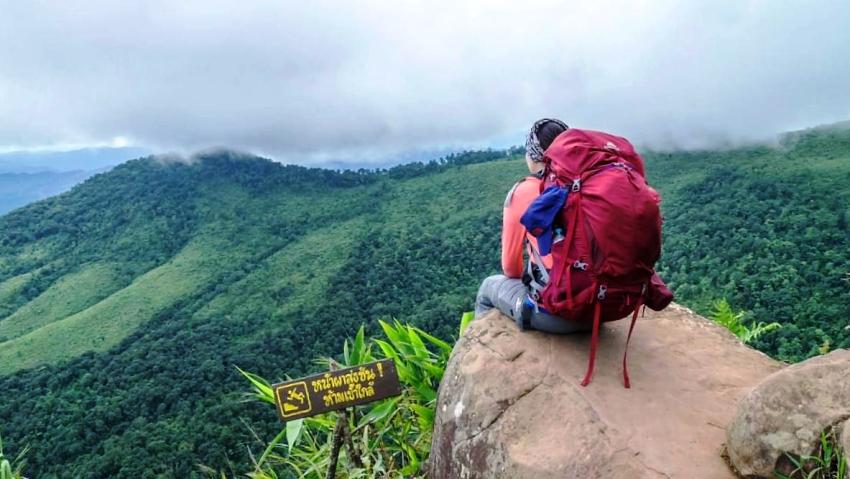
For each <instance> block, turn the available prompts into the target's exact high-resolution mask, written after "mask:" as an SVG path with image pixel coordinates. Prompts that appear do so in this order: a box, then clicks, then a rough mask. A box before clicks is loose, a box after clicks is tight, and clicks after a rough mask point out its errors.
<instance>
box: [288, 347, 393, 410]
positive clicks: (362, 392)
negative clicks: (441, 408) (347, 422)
mask: <svg viewBox="0 0 850 479" xmlns="http://www.w3.org/2000/svg"><path fill="white" fill-rule="evenodd" d="M272 388H273V389H274V398H275V403H277V413H278V415H279V416H280V418H281V419H282V420H284V421H291V420H292V419H300V418H303V417H309V416H315V415H316V414H321V413H323V412H328V411H335V410H337V409H343V408H347V407H350V406H357V405H358V404H365V403H369V402H373V401H378V400H380V399H385V398H388V397H392V396H398V395H399V394H401V384H399V382H398V372H397V371H396V369H395V362H394V361H393V360H392V359H384V360H382V361H376V362H374V363H369V364H363V365H360V366H354V367H351V368H346V369H338V370H336V371H328V372H326V373H321V374H315V375H313V376H307V377H306V378H300V379H293V380H292V381H287V382H285V383H280V384H275V385H274V386H272Z"/></svg>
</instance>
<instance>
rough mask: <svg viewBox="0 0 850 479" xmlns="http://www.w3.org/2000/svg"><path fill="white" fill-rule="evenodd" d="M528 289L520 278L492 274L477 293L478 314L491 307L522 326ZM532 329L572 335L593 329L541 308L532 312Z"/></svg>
mask: <svg viewBox="0 0 850 479" xmlns="http://www.w3.org/2000/svg"><path fill="white" fill-rule="evenodd" d="M526 293H527V290H526V288H525V285H524V284H522V281H520V280H519V279H514V278H508V277H507V276H505V275H503V274H497V275H494V276H489V277H487V278H486V279H484V282H482V283H481V287H480V288H479V289H478V296H477V297H476V298H475V316H480V315H481V314H482V313H485V312H487V311H488V310H490V309H492V308H496V309H498V310H499V311H501V312H502V314H504V315H506V316H509V317H511V318H513V320H514V321H516V324H517V326H519V328H520V329H523V327H522V317H521V314H522V302H523V301H524V300H525V295H526ZM531 328H532V329H537V330H540V331H545V332H547V333H555V334H569V333H574V332H577V331H588V330H589V329H590V328H589V327H588V326H587V325H585V324H583V323H577V322H573V321H569V320H567V319H564V318H559V317H557V316H552V315H549V314H546V313H544V312H542V311H533V312H532V313H531Z"/></svg>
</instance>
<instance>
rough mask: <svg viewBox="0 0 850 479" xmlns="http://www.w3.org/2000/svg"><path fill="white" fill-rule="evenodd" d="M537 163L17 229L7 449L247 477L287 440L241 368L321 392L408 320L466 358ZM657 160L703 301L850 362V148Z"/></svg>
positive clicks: (400, 170) (5, 263)
mask: <svg viewBox="0 0 850 479" xmlns="http://www.w3.org/2000/svg"><path fill="white" fill-rule="evenodd" d="M520 158H521V156H519V155H517V154H516V152H478V153H468V154H463V155H457V156H453V157H450V158H449V159H447V160H444V161H442V162H434V163H431V164H428V165H421V164H413V165H406V166H402V167H397V168H393V169H391V170H389V171H380V172H367V171H360V172H332V171H327V170H316V169H306V168H301V167H294V166H282V165H279V164H277V163H273V162H270V161H267V160H263V159H259V158H254V157H247V156H242V155H236V154H231V153H220V154H213V155H208V156H205V157H200V158H197V159H195V160H194V161H192V162H174V161H160V160H155V159H151V158H148V159H141V160H135V161H131V162H128V163H125V164H123V165H121V166H119V167H116V168H115V169H113V170H112V171H110V172H109V173H106V174H101V175H97V176H95V177H94V178H92V179H90V180H88V181H87V182H85V183H84V184H82V185H80V186H78V187H76V188H74V189H73V190H72V191H70V192H68V193H65V194H63V195H60V196H57V197H54V198H51V199H48V200H45V201H42V202H39V203H36V204H33V205H31V206H29V207H26V208H23V209H20V210H17V211H15V212H13V213H11V214H8V215H6V216H3V217H0V391H2V392H3V393H2V399H0V433H2V434H3V437H4V440H5V441H6V443H7V445H8V447H10V448H13V449H18V448H19V447H21V446H23V445H24V444H29V445H30V446H31V447H32V451H31V452H30V454H29V456H28V457H29V463H30V464H29V468H28V471H30V474H31V475H32V476H33V477H39V478H44V477H47V478H49V477H77V476H83V477H86V476H91V477H153V476H156V475H161V476H165V477H189V476H191V475H195V474H199V473H198V468H197V465H198V464H200V463H202V464H206V465H209V466H212V467H215V468H222V469H226V468H228V467H229V464H236V465H243V464H247V463H248V456H247V447H248V446H250V447H253V448H255V449H256V448H257V447H260V444H261V443H260V442H258V441H256V439H255V438H254V436H253V434H252V432H251V430H250V429H249V426H250V428H254V429H255V431H256V432H257V433H258V434H259V435H261V436H263V437H262V440H263V441H266V440H268V439H269V437H267V436H268V434H270V433H273V432H276V428H277V426H278V420H277V418H276V417H274V416H273V415H272V414H270V412H269V411H267V410H266V408H263V407H262V406H261V405H257V404H252V403H248V404H245V403H243V402H242V396H241V395H240V392H241V391H243V390H244V389H245V384H244V382H243V380H242V379H241V377H240V376H239V375H238V374H237V373H236V370H235V369H234V367H233V366H234V365H239V366H240V367H243V368H244V369H247V370H251V371H254V372H257V373H259V374H261V375H263V376H265V377H268V378H270V379H274V378H282V377H283V376H284V375H285V374H291V375H297V374H301V373H305V372H307V371H309V370H311V368H312V361H313V359H314V358H315V357H316V356H318V355H322V354H330V353H332V352H336V351H337V350H338V345H339V344H340V342H341V340H342V339H343V338H344V337H346V336H350V335H352V334H353V333H354V332H355V331H356V329H357V327H358V326H359V325H360V324H364V323H365V324H366V325H367V328H370V329H371V332H374V327H375V324H376V321H377V319H379V318H383V317H388V316H395V317H398V318H402V319H405V320H407V321H410V322H412V323H414V324H417V325H419V326H422V327H423V328H425V329H427V330H431V331H435V332H437V333H438V334H439V335H441V336H443V337H446V338H448V337H450V336H451V334H453V332H454V331H455V326H456V320H457V317H458V316H459V314H460V312H461V311H465V310H469V309H471V306H472V302H473V299H474V295H475V291H476V289H477V286H478V282H479V281H480V279H481V278H483V277H484V276H485V275H487V274H491V273H493V272H496V271H497V270H498V259H499V229H500V224H501V219H500V213H501V204H502V200H503V199H504V195H505V193H506V191H507V190H508V189H509V188H510V186H511V185H512V183H513V182H514V181H515V180H516V179H517V178H519V177H521V175H522V174H523V173H524V169H525V166H524V162H523V161H521V160H520ZM646 158H647V162H648V168H649V171H650V180H651V183H652V184H653V185H655V186H656V187H657V188H658V189H660V190H661V192H662V194H663V196H664V199H665V203H664V213H665V217H666V224H665V249H664V258H663V260H662V265H661V267H660V270H661V272H662V276H664V277H665V278H666V279H667V280H668V281H669V282H670V283H671V286H673V287H674V289H675V290H676V293H677V295H678V300H679V301H680V302H682V303H684V304H686V305H691V306H693V307H695V308H697V309H698V310H702V311H705V309H706V308H707V307H708V306H709V303H710V301H711V300H713V299H717V298H721V297H727V298H728V299H729V300H730V302H731V303H732V304H733V306H735V307H736V308H741V309H747V310H750V311H752V313H753V314H754V315H755V317H757V318H758V319H759V320H765V321H774V320H775V321H779V322H781V323H783V324H784V325H785V327H784V328H782V329H781V330H780V331H778V332H774V333H771V334H769V335H767V336H765V337H764V338H763V340H762V341H761V342H760V343H759V344H758V346H759V347H760V348H761V349H763V350H764V351H766V352H768V353H770V354H773V355H777V356H779V357H780V358H783V359H788V360H798V359H802V358H804V357H806V356H809V355H812V354H815V353H816V352H817V350H818V348H819V347H821V346H822V345H823V344H824V343H825V341H827V340H828V341H829V342H830V344H831V345H832V346H833V347H840V346H843V347H848V346H850V331H848V329H847V325H848V322H849V321H848V317H850V307H849V306H848V305H850V291H849V290H850V284H848V274H850V229H848V213H850V211H848V209H850V208H849V207H850V132H848V131H847V130H810V131H807V132H802V133H798V134H794V135H788V136H786V137H785V139H784V141H783V144H782V145H781V146H780V147H778V148H768V147H751V148H740V149H735V150H727V151H711V152H687V153H649V154H647V155H646ZM638 331H639V330H638ZM638 334H639V332H638ZM237 467H238V466H237Z"/></svg>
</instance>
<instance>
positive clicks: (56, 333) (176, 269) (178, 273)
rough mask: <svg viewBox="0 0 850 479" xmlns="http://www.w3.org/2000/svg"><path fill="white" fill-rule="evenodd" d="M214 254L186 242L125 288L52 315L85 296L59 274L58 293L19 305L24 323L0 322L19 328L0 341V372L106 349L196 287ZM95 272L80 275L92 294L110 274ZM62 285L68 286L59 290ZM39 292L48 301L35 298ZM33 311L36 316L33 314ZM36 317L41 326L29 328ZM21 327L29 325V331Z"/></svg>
mask: <svg viewBox="0 0 850 479" xmlns="http://www.w3.org/2000/svg"><path fill="white" fill-rule="evenodd" d="M214 253H215V249H214V248H210V247H209V245H207V244H203V243H201V244H198V243H193V244H190V245H189V246H188V247H187V248H186V249H185V250H183V251H181V252H180V254H178V255H177V256H176V257H175V258H174V259H173V260H171V261H169V262H168V263H166V264H165V265H163V266H160V267H158V268H155V269H153V270H151V271H149V272H147V273H145V274H143V275H142V276H140V277H139V278H138V279H136V280H135V281H133V283H131V284H130V285H128V286H127V287H125V288H123V289H121V290H119V291H117V292H115V293H113V294H111V295H109V296H107V297H106V298H105V299H103V300H101V301H99V302H97V303H95V304H93V305H91V306H90V307H87V308H85V309H83V310H81V311H79V312H76V313H73V314H69V315H67V316H64V317H61V316H60V317H57V316H56V313H57V311H56V309H60V310H61V308H63V307H65V308H68V309H74V308H73V307H72V306H70V304H71V303H74V304H76V305H79V304H81V303H82V302H83V301H85V300H86V299H88V298H87V297H84V296H83V293H81V291H83V290H81V289H79V288H78V287H80V286H82V285H81V284H80V283H77V282H75V281H73V279H75V276H72V278H70V279H68V278H63V281H61V282H60V283H59V284H57V285H56V287H57V290H58V291H54V290H53V289H52V288H51V289H48V290H47V291H46V292H45V293H43V294H42V296H39V297H38V298H37V299H36V300H34V301H33V302H31V303H28V304H27V306H25V307H24V308H22V309H25V310H24V311H23V314H28V317H29V318H32V320H31V321H29V323H24V324H21V323H23V322H24V321H26V320H27V319H28V317H25V316H23V315H22V316H21V319H20V321H17V318H16V317H15V316H16V315H17V314H18V313H15V315H13V316H11V317H10V318H8V319H7V320H4V321H3V323H0V326H2V325H5V323H6V322H7V321H8V322H9V323H10V324H11V325H12V326H11V327H10V328H9V332H11V333H14V332H15V331H16V330H15V326H18V328H19V330H22V331H24V332H25V334H19V335H17V336H13V339H11V340H8V341H6V342H4V343H0V374H9V373H12V372H15V371H17V370H20V369H23V368H31V367H35V366H40V365H43V364H49V363H53V362H57V361H62V360H66V359H70V358H74V357H76V356H79V355H80V354H83V353H86V352H89V351H106V350H108V349H109V348H111V347H113V346H115V345H116V344H118V342H120V341H121V340H122V339H124V338H125V337H126V336H127V335H128V334H130V333H131V332H133V331H134V330H135V328H137V327H138V326H139V325H140V324H142V323H144V322H145V321H147V320H149V319H151V318H152V317H154V315H156V314H157V313H159V312H160V311H162V310H163V309H165V308H167V307H168V306H171V305H173V304H174V303H175V302H177V301H178V300H179V299H181V298H183V297H184V296H186V295H189V294H192V293H193V292H195V291H197V289H198V288H200V287H202V285H204V283H205V280H206V279H208V278H209V277H210V276H211V275H210V271H211V270H213V269H214V268H215V264H214V262H213V261H211V258H212V257H213V256H214V255H213V254H214ZM99 271H100V272H103V271H104V270H103V269H100V270H99ZM106 271H108V268H107V269H106ZM97 272H98V271H94V272H92V271H86V272H85V274H84V275H83V277H84V279H87V280H89V281H91V282H92V283H94V286H95V288H94V289H89V290H87V291H88V292H89V293H90V294H92V295H93V296H94V295H96V294H97V293H98V292H99V290H98V289H97V286H99V285H100V283H102V282H103V280H104V279H105V278H110V276H109V274H110V272H107V274H106V275H98V274H97ZM89 273H94V274H89ZM77 276H79V275H77ZM107 284H108V283H107ZM65 285H71V286H68V287H66V288H64V290H63V288H62V287H63V286H65ZM75 287H77V288H75ZM74 294H77V295H78V296H77V297H76V301H71V300H67V299H64V298H66V297H67V295H71V296H73V295H74ZM45 295H46V296H47V298H48V299H45V300H42V301H38V299H39V298H43V297H44V296H45ZM57 297H58V298H57ZM63 299H64V301H63ZM57 303H58V304H57ZM50 307H53V308H55V309H53V310H52V311H50V313H54V314H52V315H50V314H48V312H44V311H43V309H47V308H50ZM20 311H21V310H19V312H20ZM39 312H41V313H42V316H38V313H39ZM40 318H42V319H43V321H44V324H43V325H41V326H38V327H35V328H33V327H32V326H37V325H38V322H39V319H40ZM48 319H52V320H50V321H47V320H48ZM27 326H30V329H29V330H27V329H26V327H27ZM0 331H3V330H2V329H0ZM27 331H28V332H27ZM4 332H5V331H4Z"/></svg>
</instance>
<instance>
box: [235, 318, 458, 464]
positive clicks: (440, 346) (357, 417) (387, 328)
mask: <svg viewBox="0 0 850 479" xmlns="http://www.w3.org/2000/svg"><path fill="white" fill-rule="evenodd" d="M469 317H471V315H468V314H467V315H464V319H463V320H462V325H464V324H467V323H468V322H469ZM380 325H381V329H382V331H383V336H384V337H383V338H382V339H368V340H366V339H365V338H364V330H363V328H362V327H361V328H360V330H359V331H358V332H357V335H356V336H355V338H354V339H353V340H346V341H345V343H344V345H343V354H342V364H341V366H345V367H347V366H355V365H358V364H365V363H369V362H372V361H376V360H380V359H392V360H393V361H395V366H396V370H397V371H398V375H399V380H400V382H401V384H402V389H403V392H402V394H401V396H398V397H395V398H389V399H385V400H382V401H379V402H376V403H373V404H370V405H367V406H364V407H360V408H356V409H355V408H352V409H349V411H339V412H332V413H327V414H323V415H319V416H314V417H311V418H305V419H301V420H294V421H289V422H287V423H286V425H285V427H284V428H283V430H281V431H280V433H279V434H278V435H277V437H275V438H274V439H273V440H272V441H271V442H270V443H269V444H268V446H267V447H266V448H265V450H264V451H263V453H262V455H261V456H260V457H259V458H258V459H257V460H256V461H255V462H254V470H253V471H252V472H251V473H250V474H248V475H249V477H251V478H253V479H277V478H278V477H281V476H279V475H278V474H285V473H286V472H288V473H294V474H295V475H296V477H298V478H304V479H314V478H315V479H318V478H324V477H325V474H326V471H327V470H328V468H329V466H330V462H331V450H332V448H333V437H334V435H335V434H342V435H343V437H344V441H343V442H344V446H345V447H343V448H342V450H341V452H340V455H339V463H338V466H337V471H338V472H337V474H338V475H337V476H336V477H339V478H343V479H354V478H378V477H380V478H401V477H405V478H409V477H420V476H421V475H422V469H423V464H424V463H425V461H426V460H427V458H428V455H429V453H430V450H431V432H432V430H433V426H434V414H435V406H436V401H437V387H438V386H439V383H440V379H442V376H443V372H444V370H445V367H446V362H447V361H448V358H449V354H450V353H451V350H452V346H451V345H450V344H448V343H446V342H445V341H442V340H440V339H438V338H436V337H434V336H432V335H430V334H428V333H426V332H425V331H423V330H421V329H419V328H416V327H414V326H411V325H407V324H403V323H400V322H398V321H394V322H392V323H387V322H384V321H380ZM320 364H321V365H322V366H323V367H326V368H329V367H331V365H332V364H333V365H334V366H335V365H336V364H335V362H334V360H332V359H322V360H320ZM240 372H241V373H242V374H243V375H244V376H245V377H246V378H247V379H248V380H249V381H250V382H251V384H252V385H253V387H254V392H253V394H252V396H253V397H254V398H256V399H258V400H260V401H263V402H266V403H269V404H274V395H273V390H272V387H271V385H270V384H269V382H268V381H266V380H265V379H263V378H261V377H259V376H257V375H255V374H252V373H249V372H245V371H242V370H240ZM339 419H341V422H339V423H338V420H339ZM339 424H342V428H341V430H340V426H339ZM284 440H285V444H284ZM284 471H286V472H284Z"/></svg>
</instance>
